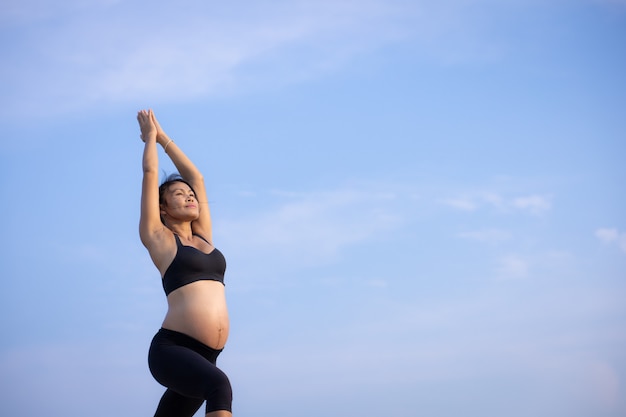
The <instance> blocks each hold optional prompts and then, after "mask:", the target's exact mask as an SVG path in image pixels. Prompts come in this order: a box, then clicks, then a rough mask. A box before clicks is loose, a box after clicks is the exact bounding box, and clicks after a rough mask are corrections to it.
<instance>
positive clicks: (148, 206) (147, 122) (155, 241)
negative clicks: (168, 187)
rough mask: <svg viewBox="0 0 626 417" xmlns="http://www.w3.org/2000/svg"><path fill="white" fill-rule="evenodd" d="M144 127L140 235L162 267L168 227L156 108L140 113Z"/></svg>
mask: <svg viewBox="0 0 626 417" xmlns="http://www.w3.org/2000/svg"><path fill="white" fill-rule="evenodd" d="M137 121H138V122H139V127H140V128H141V139H142V140H143V141H144V143H145V146H144V150H143V159H142V166H143V181H142V185H141V215H140V218H139V237H140V238H141V242H142V243H143V244H144V246H145V247H146V248H147V249H148V251H149V252H150V255H151V257H152V260H153V261H154V263H155V264H156V266H157V267H159V266H160V265H159V264H160V262H159V259H162V255H163V254H164V249H165V247H164V246H166V245H164V244H163V241H164V235H165V234H166V233H164V232H165V229H166V228H165V226H164V225H163V223H162V222H161V214H160V211H161V210H160V207H159V157H158V152H157V129H156V126H155V125H154V123H153V122H152V110H149V111H146V110H141V111H140V112H139V113H138V114H137Z"/></svg>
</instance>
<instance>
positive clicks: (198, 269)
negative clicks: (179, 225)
mask: <svg viewBox="0 0 626 417" xmlns="http://www.w3.org/2000/svg"><path fill="white" fill-rule="evenodd" d="M196 236H197V235H196ZM174 237H175V241H176V246H177V248H176V254H175V257H174V259H173V260H172V262H171V263H170V265H169V266H168V268H167V269H166V271H165V273H164V274H163V287H164V289H165V291H166V294H167V303H168V311H167V314H166V316H165V319H164V321H163V327H164V328H166V329H170V330H175V331H178V332H181V333H185V334H187V335H188V336H191V337H193V338H195V339H197V340H199V341H200V342H202V343H204V344H205V345H207V346H210V347H212V348H214V349H221V348H223V347H224V345H225V344H226V340H227V338H228V331H229V320H228V309H227V306H226V295H225V289H224V284H223V278H224V272H225V269H226V263H225V260H224V257H223V255H222V254H221V252H219V251H218V250H217V249H215V248H214V247H213V246H212V245H210V244H209V243H208V241H206V240H205V239H204V238H202V237H200V236H198V237H199V238H200V240H198V239H196V240H195V241H194V240H192V241H191V242H187V243H186V244H184V243H181V240H180V238H179V237H178V236H177V235H174Z"/></svg>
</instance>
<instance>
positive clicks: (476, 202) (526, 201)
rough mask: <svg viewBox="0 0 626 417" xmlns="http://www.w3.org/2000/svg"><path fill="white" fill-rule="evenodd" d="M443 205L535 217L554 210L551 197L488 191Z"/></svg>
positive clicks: (451, 200) (453, 199) (468, 209)
mask: <svg viewBox="0 0 626 417" xmlns="http://www.w3.org/2000/svg"><path fill="white" fill-rule="evenodd" d="M443 203H444V204H446V205H448V206H450V207H453V208H456V209H459V210H463V211H476V210H478V209H479V208H481V207H487V208H492V209H495V210H496V211H498V212H515V211H518V212H526V213H530V214H533V215H539V214H543V213H545V212H547V211H549V210H550V209H551V208H552V201H551V197H549V196H546V195H539V194H531V195H522V196H517V197H505V196H503V195H501V194H500V193H498V192H494V191H487V192H478V193H473V194H468V195H464V196H461V197H456V198H449V199H445V200H443Z"/></svg>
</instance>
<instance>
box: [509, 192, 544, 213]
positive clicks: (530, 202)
mask: <svg viewBox="0 0 626 417" xmlns="http://www.w3.org/2000/svg"><path fill="white" fill-rule="evenodd" d="M511 205H512V206H513V207H515V208H517V209H520V210H527V211H528V212H530V213H532V214H542V213H544V212H546V211H548V210H550V208H552V203H551V201H550V198H549V197H546V196H540V195H530V196H526V197H517V198H514V199H513V201H512V202H511Z"/></svg>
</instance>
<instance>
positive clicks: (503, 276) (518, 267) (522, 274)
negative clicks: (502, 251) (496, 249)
mask: <svg viewBox="0 0 626 417" xmlns="http://www.w3.org/2000/svg"><path fill="white" fill-rule="evenodd" d="M529 268H530V263H529V261H528V260H527V259H525V258H523V257H521V256H519V255H507V256H503V257H502V258H500V259H499V260H498V265H497V268H496V273H497V277H498V279H500V280H509V279H521V278H526V277H527V276H528V273H529Z"/></svg>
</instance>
